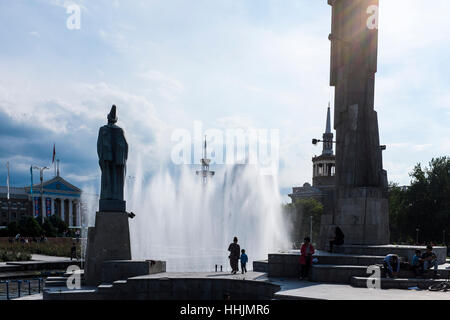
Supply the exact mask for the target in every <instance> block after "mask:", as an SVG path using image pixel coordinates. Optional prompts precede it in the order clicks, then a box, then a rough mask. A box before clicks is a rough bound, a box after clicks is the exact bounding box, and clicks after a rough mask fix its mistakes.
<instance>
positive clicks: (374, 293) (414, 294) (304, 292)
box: [271, 278, 450, 300]
mask: <svg viewBox="0 0 450 320" xmlns="http://www.w3.org/2000/svg"><path fill="white" fill-rule="evenodd" d="M271 282H272V283H274V284H278V285H279V286H281V290H280V291H279V292H277V293H276V294H275V297H274V298H275V299H280V300H450V292H432V291H428V290H402V289H379V290H377V289H367V288H354V287H352V286H350V285H345V284H326V283H312V282H308V281H299V280H298V281H296V280H291V279H273V278H272V279H271Z"/></svg>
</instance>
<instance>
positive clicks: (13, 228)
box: [8, 221, 19, 237]
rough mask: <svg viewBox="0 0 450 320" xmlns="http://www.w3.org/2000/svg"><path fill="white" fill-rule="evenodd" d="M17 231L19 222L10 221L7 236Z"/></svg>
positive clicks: (13, 234)
mask: <svg viewBox="0 0 450 320" xmlns="http://www.w3.org/2000/svg"><path fill="white" fill-rule="evenodd" d="M18 233H19V224H18V223H17V221H11V222H10V223H8V236H10V237H15V236H16V234H18Z"/></svg>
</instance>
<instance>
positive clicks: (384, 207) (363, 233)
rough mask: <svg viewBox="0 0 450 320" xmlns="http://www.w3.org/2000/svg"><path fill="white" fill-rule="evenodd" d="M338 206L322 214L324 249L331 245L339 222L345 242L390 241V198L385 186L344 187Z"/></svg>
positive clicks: (373, 243)
mask: <svg viewBox="0 0 450 320" xmlns="http://www.w3.org/2000/svg"><path fill="white" fill-rule="evenodd" d="M334 210H335V211H334V213H333V214H329V215H326V216H324V217H322V225H321V235H320V245H319V248H320V249H328V245H329V244H328V241H329V240H331V239H333V238H334V232H335V228H336V227H337V226H339V227H340V228H341V229H342V231H343V232H344V235H345V238H344V244H352V245H387V244H389V238H390V234H389V202H388V199H387V197H386V196H385V194H384V192H383V188H340V189H339V196H338V197H337V199H336V203H335V208H334Z"/></svg>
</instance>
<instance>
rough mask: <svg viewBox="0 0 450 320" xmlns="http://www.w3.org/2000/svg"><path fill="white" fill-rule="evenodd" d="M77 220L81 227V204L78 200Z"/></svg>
mask: <svg viewBox="0 0 450 320" xmlns="http://www.w3.org/2000/svg"><path fill="white" fill-rule="evenodd" d="M75 212H76V220H77V226H79V227H81V202H80V201H79V200H78V201H77V203H76V211H75Z"/></svg>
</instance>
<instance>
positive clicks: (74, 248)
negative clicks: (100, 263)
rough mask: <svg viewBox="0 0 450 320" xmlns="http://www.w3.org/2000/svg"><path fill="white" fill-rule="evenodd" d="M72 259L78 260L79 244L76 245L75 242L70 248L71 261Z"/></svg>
mask: <svg viewBox="0 0 450 320" xmlns="http://www.w3.org/2000/svg"><path fill="white" fill-rule="evenodd" d="M72 259H75V260H78V258H77V246H76V245H75V242H73V243H72V247H71V248H70V261H72Z"/></svg>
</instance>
